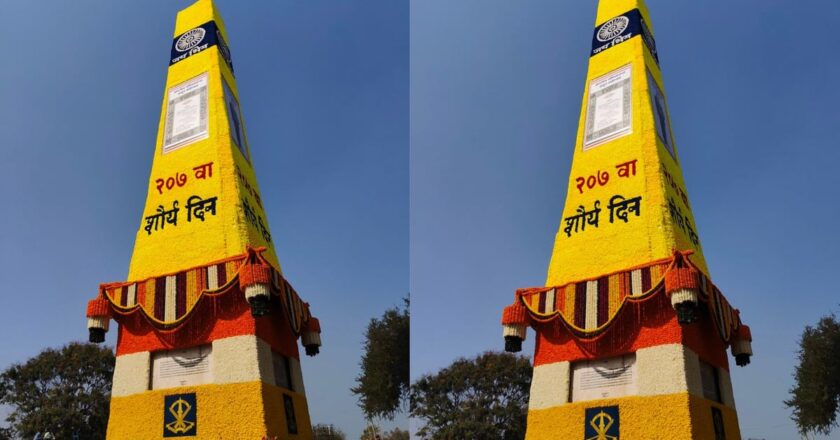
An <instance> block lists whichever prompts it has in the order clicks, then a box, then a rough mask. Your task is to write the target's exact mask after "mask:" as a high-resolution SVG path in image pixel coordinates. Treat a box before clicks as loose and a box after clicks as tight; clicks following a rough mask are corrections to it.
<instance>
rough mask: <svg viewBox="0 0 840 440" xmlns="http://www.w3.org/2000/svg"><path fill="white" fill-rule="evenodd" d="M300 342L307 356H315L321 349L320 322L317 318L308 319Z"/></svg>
mask: <svg viewBox="0 0 840 440" xmlns="http://www.w3.org/2000/svg"><path fill="white" fill-rule="evenodd" d="M300 341H301V343H303V347H304V348H305V349H306V355H307V356H315V355H316V354H318V353H320V351H321V349H320V347H321V322H320V321H318V318H315V317H312V318H309V321H307V322H306V329H305V330H304V331H303V333H301V335H300Z"/></svg>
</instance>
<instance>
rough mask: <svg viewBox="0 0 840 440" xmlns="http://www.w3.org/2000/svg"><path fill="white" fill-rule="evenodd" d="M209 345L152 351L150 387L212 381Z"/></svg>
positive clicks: (166, 386) (210, 348)
mask: <svg viewBox="0 0 840 440" xmlns="http://www.w3.org/2000/svg"><path fill="white" fill-rule="evenodd" d="M212 356H213V348H212V346H211V345H202V346H200V347H193V348H186V349H183V350H169V351H159V352H156V353H152V389H153V390H155V389H160V388H172V387H181V386H186V385H199V384H203V383H210V382H212V381H213V372H212V369H211V368H210V365H211V358H212Z"/></svg>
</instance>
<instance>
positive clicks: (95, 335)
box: [87, 316, 110, 344]
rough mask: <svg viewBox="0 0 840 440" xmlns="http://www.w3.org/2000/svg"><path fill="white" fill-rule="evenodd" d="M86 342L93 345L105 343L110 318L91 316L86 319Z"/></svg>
mask: <svg viewBox="0 0 840 440" xmlns="http://www.w3.org/2000/svg"><path fill="white" fill-rule="evenodd" d="M87 321H88V322H87V327H88V340H89V341H90V342H93V343H95V344H98V343H100V342H105V333H107V332H108V324H109V322H110V318H109V317H107V316H91V317H89V318H88V319H87Z"/></svg>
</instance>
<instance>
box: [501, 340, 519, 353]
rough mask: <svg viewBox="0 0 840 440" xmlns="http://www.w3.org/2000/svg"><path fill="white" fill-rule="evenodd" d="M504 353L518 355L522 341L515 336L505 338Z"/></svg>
mask: <svg viewBox="0 0 840 440" xmlns="http://www.w3.org/2000/svg"><path fill="white" fill-rule="evenodd" d="M505 351H506V352H508V353H519V352H520V351H522V339H520V338H517V337H516V336H505Z"/></svg>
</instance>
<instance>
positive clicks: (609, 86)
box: [583, 64, 633, 150]
mask: <svg viewBox="0 0 840 440" xmlns="http://www.w3.org/2000/svg"><path fill="white" fill-rule="evenodd" d="M631 67H632V65H630V64H628V65H626V66H624V67H621V68H619V69H616V70H614V71H612V72H610V73H608V74H606V75H603V76H599V77H598V78H595V79H593V80H592V81H590V82H589V99H588V104H587V108H586V124H585V129H584V140H583V149H584V150H588V149H590V148H592V147H595V146H597V145H600V144H602V143H604V142H607V141H611V140H613V139H616V138H619V137H621V136H625V135H628V134H630V133H631V132H632V131H633V102H632V90H633V86H632V78H631Z"/></svg>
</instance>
